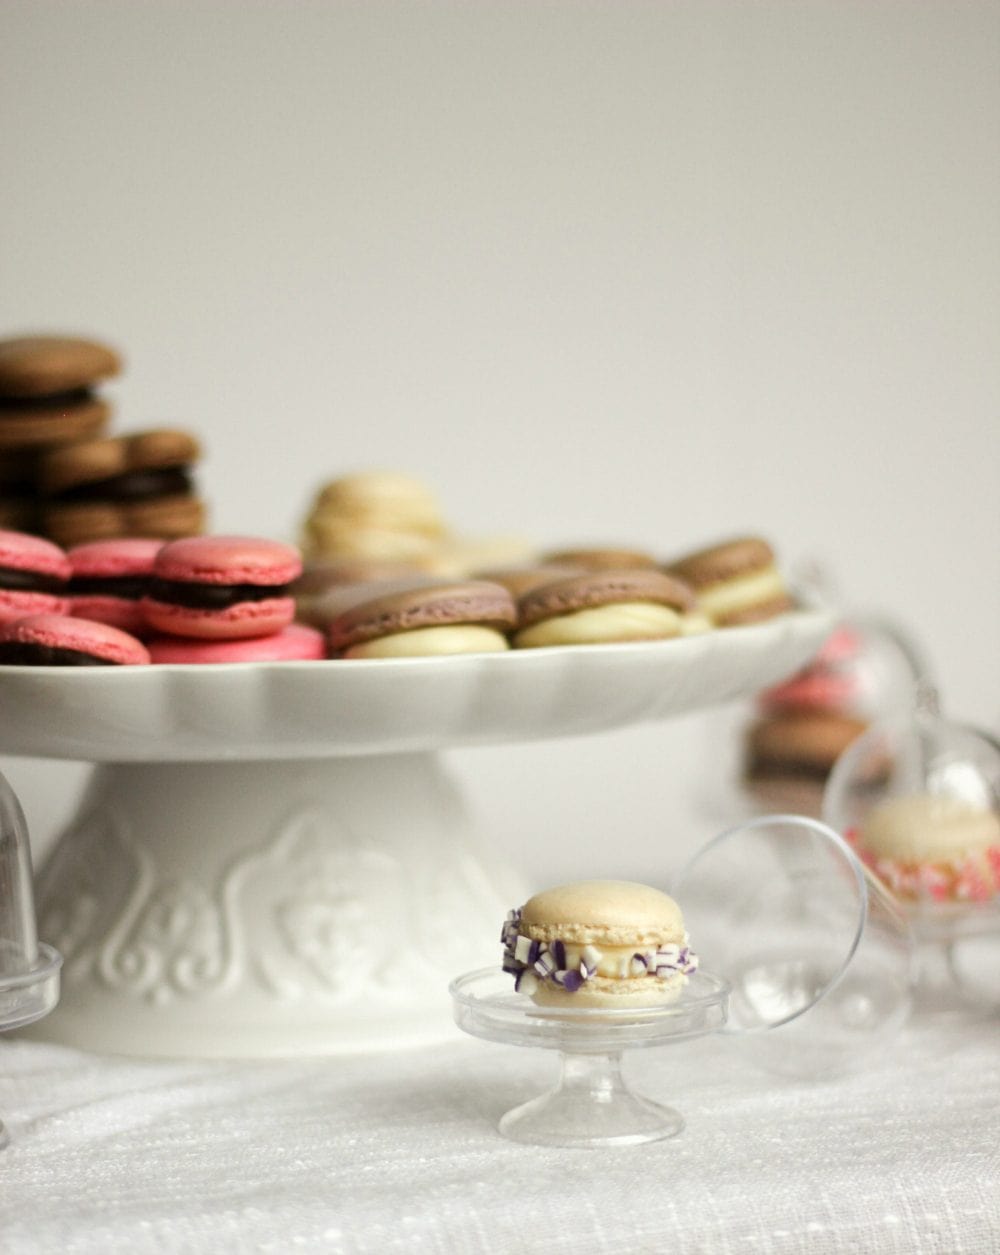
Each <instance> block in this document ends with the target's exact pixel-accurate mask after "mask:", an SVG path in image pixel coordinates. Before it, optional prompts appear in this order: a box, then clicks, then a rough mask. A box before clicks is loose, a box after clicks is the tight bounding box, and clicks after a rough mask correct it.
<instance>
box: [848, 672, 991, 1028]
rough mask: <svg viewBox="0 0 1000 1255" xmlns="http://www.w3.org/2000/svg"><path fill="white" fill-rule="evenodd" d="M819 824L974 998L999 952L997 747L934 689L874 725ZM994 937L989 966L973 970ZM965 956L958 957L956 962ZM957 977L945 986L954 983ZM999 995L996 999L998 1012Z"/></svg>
mask: <svg viewBox="0 0 1000 1255" xmlns="http://www.w3.org/2000/svg"><path fill="white" fill-rule="evenodd" d="M823 817H824V819H825V821H826V822H827V823H828V824H830V826H831V827H833V828H834V829H836V830H837V831H838V832H840V833H841V834H842V835H843V836H844V838H845V839H846V840H847V841H848V842H849V843H850V844H851V845H852V846H853V848H854V849H855V850H856V851H857V853H858V855H859V856H860V857H861V858H862V859H863V861H864V862H865V863H866V864H867V866H868V867H869V868H870V869H871V870H872V871H873V872H874V873H875V875H876V876H878V877H879V879H880V880H881V881H883V882H884V883H885V884H886V885H887V886H888V888H889V889H890V890H891V891H892V893H893V894H894V895H895V897H896V898H897V899H898V901H899V902H900V903H901V904H902V906H903V907H904V909H905V910H906V911H907V913H908V914H909V916H910V918H911V920H912V922H913V924H914V926H915V928H916V929H917V933H918V936H919V937H920V938H921V940H922V941H925V942H930V943H932V944H938V945H943V946H945V947H946V948H948V949H949V951H950V959H949V961H950V962H951V964H952V966H955V964H960V966H961V967H962V968H963V969H964V971H963V975H962V976H961V978H960V980H959V983H961V984H962V985H963V986H964V987H965V988H966V989H970V990H971V989H974V987H975V985H976V982H977V979H978V978H977V976H976V972H975V969H976V967H977V966H979V967H981V969H982V972H983V977H984V978H986V977H987V976H988V971H989V970H993V969H995V966H996V954H997V953H1000V746H998V745H997V743H996V742H995V741H994V740H993V739H992V738H991V737H990V736H989V735H988V734H986V733H983V732H980V731H977V730H976V729H974V728H970V727H967V726H965V725H963V724H959V723H954V722H951V721H950V720H948V719H945V718H943V717H942V716H941V715H940V714H939V713H938V707H937V699H936V695H935V694H934V692H933V690H930V689H923V690H922V691H921V693H920V694H919V696H918V701H917V704H916V707H915V709H914V710H913V711H911V712H910V713H909V714H906V715H897V716H895V717H893V718H890V719H884V720H881V721H879V722H877V723H875V724H873V725H872V727H871V728H869V729H868V731H867V732H865V733H864V735H863V736H861V737H860V738H859V739H858V740H857V741H856V742H855V743H854V744H852V745H851V746H850V747H849V748H848V749H847V750H846V751H845V752H844V754H843V755H842V756H841V758H840V759H839V760H838V762H837V764H836V766H835V767H834V769H833V772H832V773H831V776H830V779H829V782H828V784H827V788H826V792H825V795H824V800H823ZM990 936H992V937H995V938H996V940H997V945H996V947H995V951H994V957H993V958H992V960H990V961H987V962H983V963H980V964H978V965H977V964H975V963H971V962H969V960H968V956H969V954H970V953H971V945H967V944H966V943H967V942H969V943H971V939H972V938H973V937H976V938H978V942H977V946H978V948H979V949H980V950H981V949H982V946H983V944H984V939H985V938H989V937H990ZM960 951H961V952H962V954H961V955H960ZM956 979H957V978H956V976H955V973H954V972H951V973H950V974H949V975H948V976H947V977H946V983H952V984H954V983H955V982H956ZM998 994H1000V990H998V991H997V992H994V993H993V994H992V995H990V997H991V999H992V1000H993V1001H994V1005H1000V996H998Z"/></svg>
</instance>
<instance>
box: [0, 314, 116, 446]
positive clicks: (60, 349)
mask: <svg viewBox="0 0 1000 1255" xmlns="http://www.w3.org/2000/svg"><path fill="white" fill-rule="evenodd" d="M120 370H121V359H120V358H119V356H118V354H117V353H116V352H115V350H114V349H112V348H110V347H108V346H107V345H104V344H100V343H98V342H97V341H94V340H84V339H80V338H79V337H75V336H51V335H43V336H17V337H14V338H12V339H8V340H0V449H26V448H34V447H40V446H46V445H53V444H59V443H62V442H64V441H69V440H81V439H84V438H85V437H87V436H91V435H94V434H95V433H97V432H99V431H101V430H102V429H103V427H104V426H105V424H106V423H107V420H108V418H109V417H110V414H111V407H110V405H109V404H108V403H107V402H106V401H103V400H101V399H100V398H99V397H97V396H96V395H94V392H93V388H94V386H95V385H96V384H97V383H99V382H100V381H101V380H104V379H107V378H109V377H111V376H113V375H116V374H118V372H119V371H120Z"/></svg>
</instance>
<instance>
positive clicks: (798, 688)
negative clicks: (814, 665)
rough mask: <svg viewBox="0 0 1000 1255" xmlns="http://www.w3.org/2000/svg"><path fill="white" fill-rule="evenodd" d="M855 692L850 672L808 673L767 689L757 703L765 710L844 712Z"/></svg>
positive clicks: (856, 683) (855, 687)
mask: <svg viewBox="0 0 1000 1255" xmlns="http://www.w3.org/2000/svg"><path fill="white" fill-rule="evenodd" d="M857 693H858V682H857V678H856V677H855V676H854V675H852V674H851V673H850V672H839V673H838V672H832V671H809V672H803V673H802V674H801V675H798V676H795V677H794V678H793V679H791V680H786V681H785V682H784V684H777V685H775V686H774V687H773V688H769V689H767V690H766V691H765V692H764V693H762V694H761V698H760V702H761V705H762V706H763V707H764V709H766V710H774V709H777V708H779V707H780V708H794V709H796V710H844V709H846V708H847V707H849V706H850V704H851V702H852V701H853V699H854V698H855V697H856V696H857Z"/></svg>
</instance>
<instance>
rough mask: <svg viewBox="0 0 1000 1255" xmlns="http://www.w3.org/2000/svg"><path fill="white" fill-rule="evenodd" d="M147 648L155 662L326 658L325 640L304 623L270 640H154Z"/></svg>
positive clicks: (157, 637) (272, 660) (318, 632)
mask: <svg viewBox="0 0 1000 1255" xmlns="http://www.w3.org/2000/svg"><path fill="white" fill-rule="evenodd" d="M146 644H147V647H148V649H149V656H150V658H151V659H152V661H153V662H183V663H208V662H296V661H307V662H308V661H315V660H316V659H319V658H325V657H326V637H325V636H324V635H323V633H322V632H320V631H319V630H318V629H317V628H312V627H307V626H306V625H305V624H304V623H290V624H289V625H288V627H286V628H282V630H281V631H280V632H272V633H271V634H270V636H245V637H243V638H242V639H241V640H238V641H209V640H192V639H191V638H187V639H185V638H184V637H183V636H154V637H153V639H152V640H150V641H147V642H146Z"/></svg>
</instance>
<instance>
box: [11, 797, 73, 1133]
mask: <svg viewBox="0 0 1000 1255" xmlns="http://www.w3.org/2000/svg"><path fill="white" fill-rule="evenodd" d="M60 963H61V960H60V958H59V955H58V954H57V953H56V951H55V950H53V949H52V948H51V947H50V946H46V945H44V944H42V943H41V942H39V940H38V937H37V935H36V932H35V900H34V894H33V889H32V879H31V851H30V847H29V844H28V830H27V826H26V825H25V822H24V814H23V812H22V810H21V805H20V803H19V802H18V800H17V797H16V795H15V793H14V790H13V789H12V788H11V787H10V785H9V784H8V783H7V781H6V780H5V779H4V777H3V776H2V775H0V1029H13V1028H21V1027H23V1026H24V1025H25V1024H30V1023H32V1021H34V1020H37V1019H40V1018H41V1017H42V1016H43V1015H46V1014H47V1013H48V1012H49V1011H51V1010H52V1008H53V1007H54V1006H55V1005H56V1002H57V1001H58V999H59V967H60ZM6 1141H7V1138H6V1133H5V1132H4V1129H3V1125H2V1124H0V1146H2V1145H5V1144H6Z"/></svg>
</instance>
